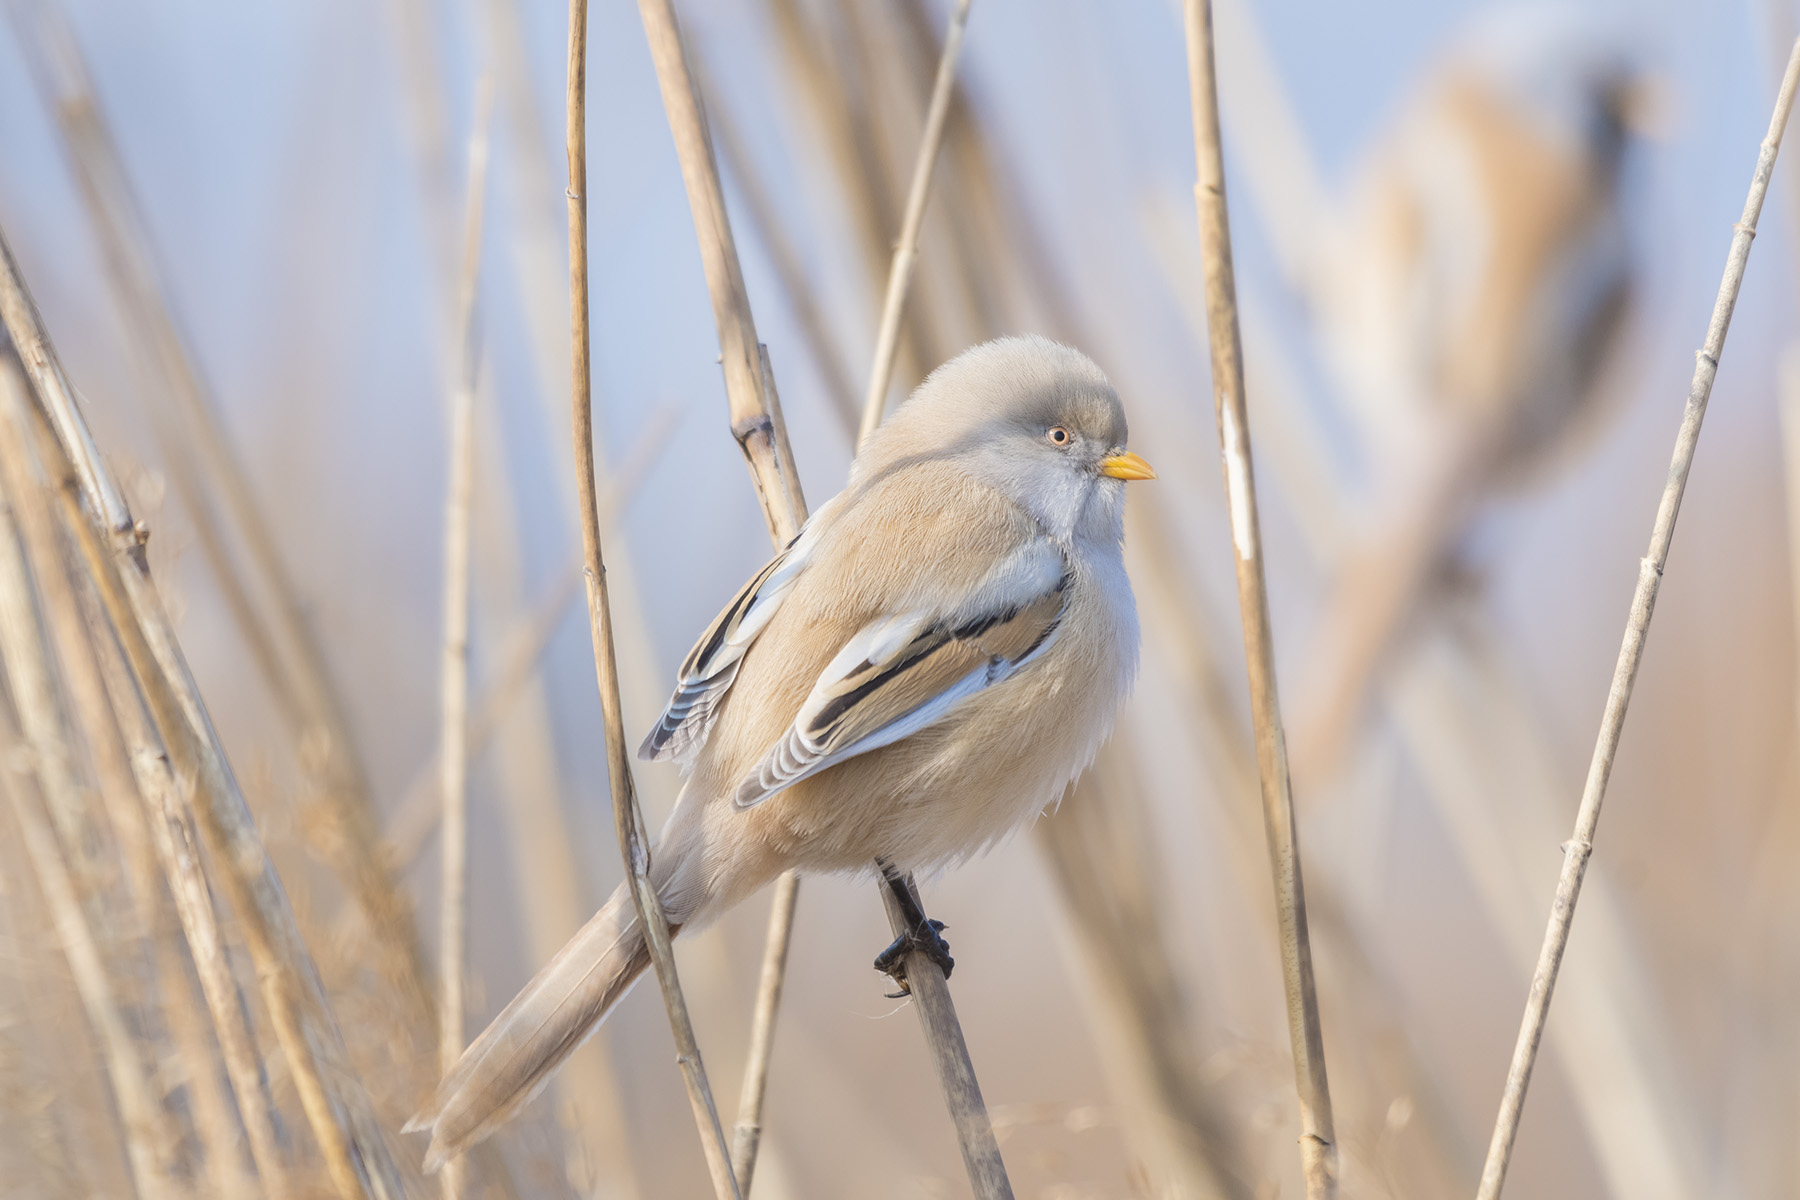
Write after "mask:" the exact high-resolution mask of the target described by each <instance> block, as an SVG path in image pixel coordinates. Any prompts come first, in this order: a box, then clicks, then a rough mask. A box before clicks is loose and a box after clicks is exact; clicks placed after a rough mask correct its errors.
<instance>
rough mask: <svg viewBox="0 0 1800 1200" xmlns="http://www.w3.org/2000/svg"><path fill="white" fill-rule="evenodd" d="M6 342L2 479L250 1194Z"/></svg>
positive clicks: (196, 1064)
mask: <svg viewBox="0 0 1800 1200" xmlns="http://www.w3.org/2000/svg"><path fill="white" fill-rule="evenodd" d="M0 341H4V343H5V344H4V348H0V424H3V425H4V427H5V428H6V429H7V430H9V431H10V432H11V436H5V437H0V479H3V480H4V487H5V492H6V494H7V495H8V496H10V497H12V498H13V509H14V515H15V517H16V518H17V521H18V525H19V530H20V533H21V535H22V537H23V538H24V542H25V547H26V555H27V559H28V561H30V562H31V563H32V564H33V566H32V577H33V579H34V580H35V581H36V583H37V590H38V594H39V596H40V597H41V600H42V604H41V610H42V612H43V615H44V619H45V621H46V623H47V625H48V626H49V633H50V636H51V639H52V642H53V644H54V646H55V648H56V656H57V659H58V660H59V661H60V663H61V665H62V680H63V683H64V687H65V690H66V692H67V695H68V698H69V702H70V704H71V706H72V709H73V712H72V715H73V717H74V718H75V720H76V721H77V723H78V725H79V727H80V728H81V730H82V732H83V734H84V740H85V741H86V743H87V745H88V747H89V751H90V754H91V758H92V762H93V766H94V771H95V775H96V778H97V781H98V783H99V787H100V791H101V794H102V797H103V799H104V800H105V802H106V811H107V816H108V818H109V820H110V822H111V824H112V827H113V830H114V832H115V834H116V836H117V838H118V841H119V843H120V847H121V851H122V853H123V855H124V857H125V865H126V868H127V871H126V877H127V882H128V883H129V885H130V894H131V899H132V903H133V906H134V908H135V910H136V911H137V913H138V914H140V916H141V917H142V919H143V920H144V922H145V925H146V927H147V933H148V935H149V937H150V939H151V947H152V953H153V956H154V958H155V965H156V968H157V975H158V978H157V984H158V991H159V993H160V1000H161V1003H160V1006H159V1011H160V1013H161V1015H162V1016H163V1019H164V1020H165V1021H166V1022H167V1024H168V1026H169V1029H170V1032H171V1035H172V1037H173V1040H174V1044H175V1048H176V1050H177V1054H178V1065H179V1067H180V1068H181V1070H183V1071H185V1072H186V1082H187V1084H188V1085H189V1093H190V1096H191V1102H190V1106H191V1109H192V1112H193V1116H194V1124H195V1130H196V1133H197V1134H198V1135H199V1138H200V1144H201V1149H202V1152H203V1153H202V1160H203V1162H204V1164H205V1166H206V1167H207V1169H208V1170H209V1171H210V1172H211V1177H212V1183H213V1187H214V1188H215V1190H216V1191H217V1193H218V1194H219V1195H221V1196H227V1197H239V1196H248V1195H251V1194H252V1193H253V1191H254V1188H255V1183H254V1181H253V1180H251V1179H250V1178H249V1177H248V1176H247V1175H246V1174H245V1172H244V1170H243V1160H242V1158H241V1156H240V1155H239V1153H238V1151H237V1128H238V1124H237V1115H236V1113H235V1111H234V1110H233V1106H232V1103H231V1099H230V1097H229V1096H228V1095H227V1094H226V1093H225V1091H224V1089H223V1088H222V1087H221V1086H220V1080H219V1073H218V1071H217V1070H216V1069H215V1068H214V1054H213V1049H212V1044H211V1038H210V1036H209V1035H208V1032H207V1029H206V1024H205V1021H204V1019H202V1018H201V1017H200V1016H199V1015H198V1014H197V1013H195V1012H194V1010H193V1005H192V996H191V987H190V984H189V982H188V978H187V973H186V970H185V966H184V964H185V960H186V957H187V955H186V953H185V952H184V947H183V946H182V945H181V944H180V942H179V939H178V935H177V929H178V928H179V927H178V926H176V927H174V928H171V927H170V922H169V921H168V920H166V915H167V914H168V913H169V909H168V906H167V905H165V904H164V903H163V883H162V878H161V874H160V871H159V868H158V866H157V856H156V848H155V844H154V841H153V838H152V834H151V831H150V825H149V822H148V820H147V817H146V812H145V809H144V807H143V799H142V797H141V796H140V794H139V791H138V786H137V780H136V778H135V777H134V775H133V774H132V770H131V764H130V762H129V760H128V758H127V755H126V752H125V747H124V743H123V740H122V739H121V736H120V731H119V727H118V724H117V722H116V721H115V720H114V718H113V714H112V708H111V705H110V702H109V700H108V697H107V694H106V684H105V681H104V679H103V678H102V675H101V671H100V667H99V665H98V662H97V661H96V658H95V649H94V646H93V645H92V644H91V643H90V642H89V640H88V629H87V624H86V622H85V621H84V620H83V618H82V612H81V607H80V604H79V601H78V598H77V595H76V592H75V588H74V587H73V585H72V583H71V580H70V578H69V576H68V573H67V563H66V561H65V560H66V555H65V553H64V549H63V545H62V542H61V539H60V537H59V536H58V532H57V522H56V517H55V514H54V512H53V511H52V509H51V505H50V501H49V499H48V493H47V488H48V480H47V479H45V478H44V477H43V475H42V473H41V471H40V470H39V469H38V464H37V462H36V459H35V457H33V456H31V455H30V454H29V453H28V452H27V451H26V446H27V445H28V444H29V442H28V441H27V439H28V438H29V437H30V436H31V430H32V425H31V422H30V417H29V408H28V406H29V403H30V401H29V397H28V394H27V391H26V383H25V377H24V373H23V370H22V369H21V368H20V366H19V364H18V362H17V360H16V359H14V358H13V356H12V352H11V342H10V341H6V340H5V339H3V338H0Z"/></svg>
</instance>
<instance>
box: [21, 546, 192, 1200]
mask: <svg viewBox="0 0 1800 1200" xmlns="http://www.w3.org/2000/svg"><path fill="white" fill-rule="evenodd" d="M5 536H7V537H10V536H11V531H10V530H9V531H7V533H6V535H5ZM0 571H6V572H7V573H10V568H9V567H0ZM0 742H4V745H3V746H0V753H3V754H4V756H5V765H4V768H0V778H3V779H4V781H5V782H4V785H3V786H4V790H5V792H6V793H7V797H8V799H9V800H10V801H11V802H12V810H13V815H14V817H15V819H16V820H17V821H18V823H19V828H20V832H21V834H22V840H23V842H24V845H25V852H26V856H27V857H28V859H29V861H30V862H31V866H32V870H33V872H34V873H35V874H36V876H37V881H38V887H39V889H40V890H41V891H42V893H43V896H44V899H45V901H46V903H47V904H48V905H49V908H50V913H51V919H52V922H53V927H54V929H55V931H56V937H57V941H58V942H59V943H60V945H61V947H62V952H63V956H64V957H65V958H66V959H67V960H68V964H69V972H70V974H71V975H72V976H73V977H74V980H75V989H76V991H77V993H78V994H79V995H80V997H81V1003H82V1008H83V1009H84V1010H85V1011H86V1013H87V1018H88V1021H89V1023H90V1024H91V1025H92V1026H93V1028H94V1032H95V1034H96V1035H97V1036H98V1037H99V1039H100V1046H101V1058H102V1060H103V1061H104V1062H105V1064H106V1073H107V1078H108V1080H109V1081H110V1082H111V1084H112V1093H113V1099H114V1101H115V1102H116V1103H117V1104H118V1106H119V1117H120V1121H121V1124H122V1126H123V1130H124V1141H125V1149H126V1152H127V1157H128V1159H129V1161H130V1164H131V1175H132V1182H133V1185H134V1187H135V1189H136V1192H137V1196H138V1200H161V1198H163V1197H168V1198H169V1200H174V1197H176V1196H179V1195H180V1194H181V1189H180V1188H179V1186H178V1185H177V1184H176V1182H175V1181H174V1180H173V1179H172V1178H170V1175H169V1157H170V1154H171V1153H172V1150H173V1141H172V1131H171V1130H170V1129H169V1128H168V1118H167V1114H165V1113H163V1111H162V1110H161V1108H160V1106H159V1105H158V1104H157V1098H156V1095H155V1093H154V1092H153V1091H152V1090H151V1086H150V1080H149V1078H148V1076H147V1075H146V1073H145V1069H144V1063H143V1061H142V1059H140V1058H139V1057H138V1051H137V1047H136V1046H135V1045H134V1044H133V1042H132V1038H131V1032H130V1030H129V1029H128V1028H127V1027H126V1023H125V1020H124V1018H123V1017H122V1016H121V1015H120V1013H119V1005H118V1000H117V997H116V995H115V994H114V992H113V987H112V981H111V980H109V979H108V978H107V974H106V965H105V962H104V960H103V957H102V954H101V951H100V947H99V945H98V943H97V941H96V939H95V935H94V931H93V929H92V928H91V927H90V926H89V924H88V918H87V914H86V913H85V912H84V911H83V906H82V899H81V895H80V892H79V890H78V887H77V884H76V882H75V879H74V876H73V874H72V872H71V871H70V870H69V864H68V861H67V860H66V859H65V858H64V856H63V850H62V847H61V846H59V845H58V844H57V837H56V831H55V830H54V829H53V828H51V824H50V819H49V817H48V816H47V815H46V814H45V812H44V809H43V801H42V799H41V797H40V795H39V792H38V788H37V785H36V782H35V781H34V780H33V779H32V778H31V774H32V772H31V768H30V767H28V766H27V765H26V763H27V761H28V760H29V759H30V758H33V757H35V756H34V755H31V754H30V752H29V751H28V750H27V749H26V748H25V746H24V745H23V744H22V743H21V741H20V738H19V732H18V730H17V729H15V728H12V727H11V721H10V719H9V720H7V721H6V722H4V725H0Z"/></svg>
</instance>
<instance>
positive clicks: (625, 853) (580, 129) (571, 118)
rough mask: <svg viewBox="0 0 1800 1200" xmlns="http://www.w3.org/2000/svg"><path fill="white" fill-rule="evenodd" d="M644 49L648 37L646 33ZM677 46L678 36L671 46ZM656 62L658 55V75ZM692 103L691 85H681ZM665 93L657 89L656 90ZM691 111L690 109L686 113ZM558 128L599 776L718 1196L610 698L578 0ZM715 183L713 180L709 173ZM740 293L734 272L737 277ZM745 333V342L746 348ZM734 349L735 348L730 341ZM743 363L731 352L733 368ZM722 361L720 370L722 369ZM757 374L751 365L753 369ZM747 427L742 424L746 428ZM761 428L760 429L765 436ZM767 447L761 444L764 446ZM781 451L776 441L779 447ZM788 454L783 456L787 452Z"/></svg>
mask: <svg viewBox="0 0 1800 1200" xmlns="http://www.w3.org/2000/svg"><path fill="white" fill-rule="evenodd" d="M640 7H641V10H642V12H643V13H644V21H645V26H646V28H647V29H648V28H650V27H651V25H652V19H653V16H655V15H662V16H664V17H666V19H667V21H668V31H669V34H670V35H671V36H674V13H673V12H671V11H669V10H668V9H667V8H666V7H664V8H663V12H662V13H661V14H652V12H651V8H652V7H653V3H652V0H646V2H645V3H644V4H643V5H641V6H640ZM651 47H652V52H653V54H654V53H655V50H656V38H655V37H654V36H652V37H651ZM675 50H676V53H677V55H679V53H680V48H679V45H677V46H676V48H675ZM661 66H662V64H661V62H660V61H659V62H658V67H659V71H658V74H659V75H661V74H662V71H661V69H660V68H661ZM687 98H688V100H689V102H690V103H692V102H693V92H692V88H691V84H690V86H689V90H688V93H687ZM665 102H666V97H665ZM695 116H696V119H697V118H698V113H697V112H696V114H695ZM566 121H567V132H568V149H569V190H568V197H569V347H570V359H569V362H570V371H569V375H570V409H571V413H570V416H571V425H572V435H573V443H574V453H575V481H576V491H577V503H578V504H579V506H580V515H581V545H582V553H583V559H584V562H585V575H586V578H587V596H588V627H589V631H590V634H591V636H592V639H593V643H594V667H595V673H596V675H597V677H598V683H599V689H600V704H601V709H602V712H603V715H604V718H605V725H606V762H607V775H608V784H609V786H610V790H611V793H612V806H613V825H614V829H615V832H616V833H617V834H618V839H619V854H620V856H621V857H622V858H623V859H624V865H625V872H626V879H627V881H628V884H629V886H630V888H631V896H632V902H633V905H634V907H635V908H636V909H637V917H638V922H639V924H640V925H641V926H642V927H643V930H644V940H645V942H646V943H647V944H648V947H649V950H650V959H651V962H652V963H653V964H654V966H655V968H656V982H657V985H658V986H659V987H660V989H661V990H662V996H663V1005H664V1007H665V1008H666V1009H667V1010H668V1017H669V1028H670V1031H671V1032H672V1033H673V1034H674V1037H675V1046H676V1061H677V1063H679V1065H680V1067H681V1075H682V1081H683V1083H685V1084H686V1086H687V1093H688V1102H689V1104H690V1105H691V1106H692V1107H693V1110H694V1123H695V1125H696V1126H698V1128H699V1131H700V1142H701V1147H702V1149H703V1150H704V1151H705V1154H706V1165H707V1172H708V1174H709V1175H710V1176H711V1178H712V1185H713V1193H714V1195H715V1196H717V1197H718V1200H728V1198H729V1200H742V1197H741V1195H740V1193H739V1191H738V1186H737V1180H736V1179H735V1178H734V1177H733V1176H732V1173H731V1154H730V1150H729V1149H728V1148H727V1146H726V1144H725V1131H724V1129H723V1128H722V1127H721V1126H720V1124H719V1113H718V1108H717V1107H716V1106H715V1105H714V1103H713V1098H712V1090H711V1088H710V1087H709V1085H708V1084H707V1080H706V1066H705V1064H704V1063H703V1062H702V1061H701V1058H700V1046H699V1043H698V1042H697V1041H696V1040H695V1038H694V1026H693V1022H692V1021H691V1020H690V1019H689V1017H688V1011H687V1002H686V1000H685V999H684V998H683V996H682V993H681V980H680V978H679V976H678V975H677V973H676V970H675V954H674V948H673V946H672V945H671V942H670V938H671V934H670V930H669V921H668V916H667V914H665V913H664V912H663V907H662V902H661V900H660V899H659V898H658V897H657V895H656V889H655V887H654V886H653V885H652V884H651V882H650V850H649V841H648V838H647V837H646V835H645V833H644V823H643V814H641V813H640V812H639V811H638V804H637V791H636V787H635V784H634V782H633V780H632V777H631V766H630V760H629V758H628V757H627V755H628V753H629V751H628V750H627V748H626V744H625V726H624V716H623V714H622V712H621V711H620V704H619V668H618V659H617V656H616V654H615V651H614V648H613V630H612V612H611V610H610V608H609V607H608V603H607V585H606V564H605V561H604V558H603V552H602V547H601V544H600V504H599V498H598V496H597V485H596V480H595V477H594V416H593V401H592V397H591V394H590V378H591V376H590V366H589V334H588V242H587V0H569V60H568V107H567V116H566ZM714 183H715V186H716V184H717V179H716V177H715V179H714ZM739 284H740V287H739V292H740V294H741V292H742V286H741V285H742V280H741V279H740V281H739ZM754 347H755V343H754V339H753V340H752V343H751V351H752V352H754ZM740 349H742V348H741V347H740ZM746 365H748V364H747V363H746V362H744V361H743V360H742V358H741V356H740V360H739V362H738V366H739V367H743V366H746ZM731 369H732V368H731V361H730V359H729V358H728V360H727V373H728V376H729V373H730V371H731ZM757 375H758V378H759V380H760V372H758V373H757ZM748 436H749V431H746V437H748ZM765 437H766V435H765ZM772 448H773V447H772V446H771V449H772ZM782 449H783V450H786V446H785V444H783V446H782ZM790 461H791V460H790Z"/></svg>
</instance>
